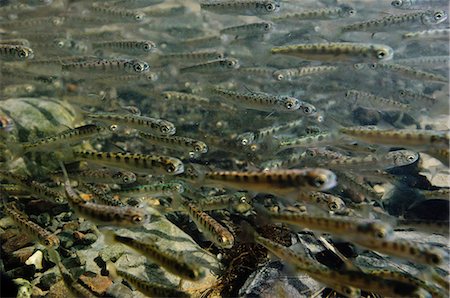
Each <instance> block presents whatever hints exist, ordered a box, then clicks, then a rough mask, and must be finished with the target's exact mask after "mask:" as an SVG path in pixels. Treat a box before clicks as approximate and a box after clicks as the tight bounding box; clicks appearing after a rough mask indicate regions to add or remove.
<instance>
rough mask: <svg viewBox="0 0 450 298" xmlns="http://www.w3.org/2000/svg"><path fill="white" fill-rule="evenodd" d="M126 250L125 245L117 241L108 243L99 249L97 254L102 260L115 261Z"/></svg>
mask: <svg viewBox="0 0 450 298" xmlns="http://www.w3.org/2000/svg"><path fill="white" fill-rule="evenodd" d="M126 250H127V247H126V246H125V245H123V244H120V243H117V244H113V245H108V246H106V247H105V248H104V249H102V250H100V252H99V254H98V255H99V256H100V258H101V259H102V260H103V261H104V262H107V261H112V262H116V261H117V259H119V258H120V256H122V255H123V254H124V253H125V252H126Z"/></svg>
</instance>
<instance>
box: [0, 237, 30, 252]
mask: <svg viewBox="0 0 450 298" xmlns="http://www.w3.org/2000/svg"><path fill="white" fill-rule="evenodd" d="M30 242H32V241H31V239H30V237H28V235H27V234H25V233H21V234H18V235H16V236H14V237H11V238H9V239H8V240H7V241H6V242H5V243H4V244H3V245H2V248H3V252H4V253H7V254H11V253H12V252H14V251H16V250H18V249H21V248H22V247H25V246H26V245H27V244H29V243H30Z"/></svg>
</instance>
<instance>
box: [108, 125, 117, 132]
mask: <svg viewBox="0 0 450 298" xmlns="http://www.w3.org/2000/svg"><path fill="white" fill-rule="evenodd" d="M118 128H119V126H117V124H111V125H110V126H109V130H110V131H116V130H117V129H118Z"/></svg>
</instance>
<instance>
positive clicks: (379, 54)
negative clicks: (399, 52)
mask: <svg viewBox="0 0 450 298" xmlns="http://www.w3.org/2000/svg"><path fill="white" fill-rule="evenodd" d="M385 57H386V51H384V50H379V51H378V52H377V58H378V59H384V58H385Z"/></svg>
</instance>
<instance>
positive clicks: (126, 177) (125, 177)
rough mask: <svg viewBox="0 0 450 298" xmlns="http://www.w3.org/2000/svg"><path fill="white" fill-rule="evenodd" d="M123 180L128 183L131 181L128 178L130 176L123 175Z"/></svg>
mask: <svg viewBox="0 0 450 298" xmlns="http://www.w3.org/2000/svg"><path fill="white" fill-rule="evenodd" d="M122 180H123V182H125V183H128V182H129V181H130V179H129V178H128V176H123V177H122Z"/></svg>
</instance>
